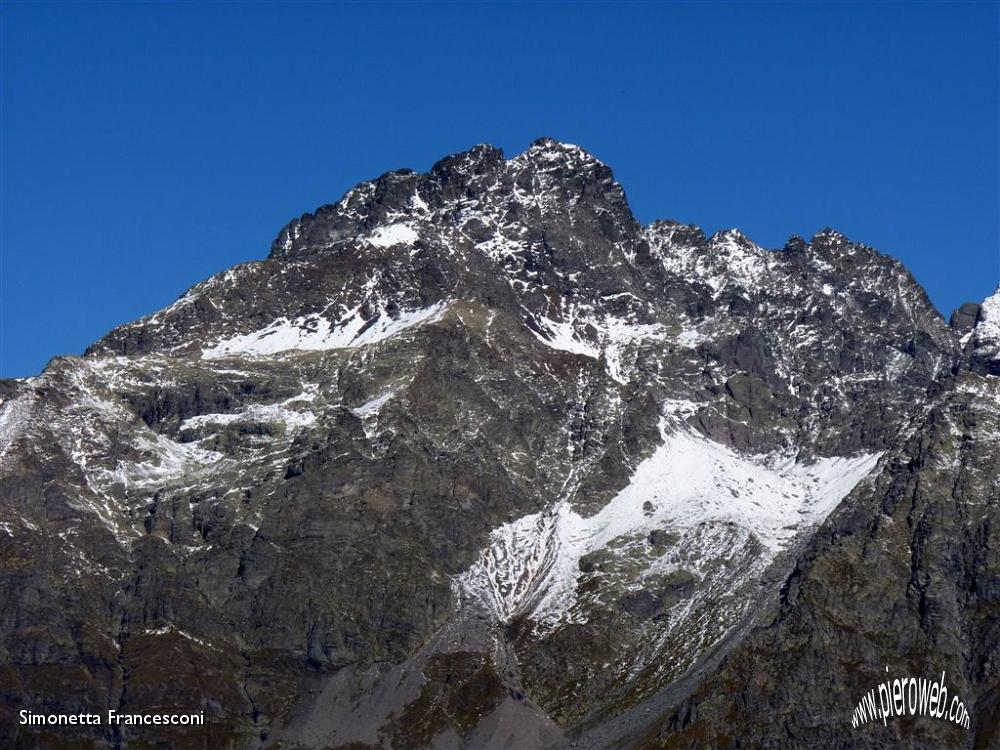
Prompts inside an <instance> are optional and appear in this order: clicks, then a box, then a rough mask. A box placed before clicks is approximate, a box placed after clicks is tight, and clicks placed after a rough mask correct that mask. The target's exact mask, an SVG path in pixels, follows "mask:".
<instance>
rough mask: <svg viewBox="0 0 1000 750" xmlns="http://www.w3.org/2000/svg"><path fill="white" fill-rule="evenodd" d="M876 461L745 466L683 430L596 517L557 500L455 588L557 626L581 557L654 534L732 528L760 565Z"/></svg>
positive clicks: (500, 610) (510, 528)
mask: <svg viewBox="0 0 1000 750" xmlns="http://www.w3.org/2000/svg"><path fill="white" fill-rule="evenodd" d="M880 456H881V454H860V455H857V456H851V457H836V458H822V459H819V460H818V461H816V462H815V463H813V464H809V465H804V464H799V463H796V462H795V460H794V459H792V458H785V459H780V460H775V459H773V458H770V459H768V458H767V457H762V456H744V455H741V454H739V453H736V452H735V451H733V450H731V449H729V448H727V447H725V446H723V445H720V444H719V443H715V442H713V441H711V440H708V439H706V438H704V437H702V436H700V435H697V434H695V433H693V432H691V431H688V430H686V429H682V430H679V431H677V432H674V433H673V434H670V435H667V436H665V438H664V442H663V444H662V445H660V447H658V448H657V449H656V451H655V452H654V453H653V455H652V456H650V457H649V458H647V459H646V460H645V461H643V462H642V463H641V464H640V465H639V467H638V468H637V469H636V472H635V474H634V475H633V477H632V481H631V482H630V483H629V485H628V486H627V487H625V489H623V490H622V491H621V492H619V493H618V495H616V496H615V497H614V498H613V499H612V500H611V501H610V502H609V503H608V504H607V505H606V506H605V507H604V508H603V509H601V510H600V511H599V512H598V513H596V514H595V515H593V516H590V517H589V518H584V517H583V516H581V515H580V514H579V513H577V512H576V511H575V510H574V509H573V507H572V505H571V504H570V503H569V502H568V501H566V500H561V501H559V502H558V503H556V505H555V506H554V507H553V508H552V509H550V510H548V511H544V512H542V513H536V514H532V515H529V516H525V517H523V518H520V519H517V520H515V521H512V522H510V523H507V524H504V525H503V526H501V527H499V528H498V529H496V530H494V531H493V532H492V534H491V537H490V545H489V546H488V547H487V548H486V549H485V550H484V551H483V552H482V553H481V555H480V557H479V560H478V561H477V562H476V563H475V564H474V565H473V566H472V567H471V568H470V569H469V570H468V571H467V572H466V573H464V574H463V575H462V576H461V577H460V578H459V580H458V587H459V590H460V592H463V593H465V594H467V595H470V596H473V597H477V598H479V599H481V600H483V601H485V603H486V604H487V605H488V606H489V607H490V608H491V609H492V610H493V611H494V612H495V614H496V616H497V617H498V618H499V619H500V620H501V621H508V620H509V619H510V618H511V617H513V616H514V615H516V614H521V613H530V614H531V616H532V618H533V619H535V620H536V621H539V622H542V623H546V624H553V623H555V622H558V621H559V620H560V619H561V618H562V617H563V616H564V615H565V614H566V612H567V611H568V610H569V609H570V607H571V606H572V605H573V603H574V601H575V598H576V581H577V577H578V575H579V574H580V567H579V564H580V559H581V558H582V557H583V556H584V555H587V554H589V553H591V552H594V551H596V550H600V549H603V548H605V547H607V546H608V545H609V544H610V543H612V542H613V541H615V540H622V539H630V538H635V539H636V540H640V541H641V540H644V539H645V538H646V537H647V536H648V534H649V533H650V532H651V531H653V530H656V529H672V530H676V531H678V532H680V533H684V532H686V531H689V530H691V529H693V528H695V527H698V526H699V525H701V524H705V523H706V522H721V523H727V522H729V523H732V524H735V525H736V526H737V527H739V528H740V529H743V530H745V531H747V532H749V533H750V534H752V535H753V536H754V537H755V538H756V539H757V541H758V542H759V543H760V545H761V548H762V553H761V554H762V557H763V558H764V561H765V562H766V561H769V560H771V559H773V558H774V557H775V556H776V555H777V554H778V553H779V552H780V551H781V550H782V549H784V548H786V547H787V546H788V545H789V543H790V542H791V541H792V540H793V539H794V538H795V537H796V536H797V535H798V534H800V533H801V532H802V531H803V530H804V529H806V528H808V527H810V526H812V525H814V524H818V523H820V522H822V521H823V520H824V519H825V518H826V517H827V515H829V513H830V512H831V511H832V510H833V509H834V508H835V507H836V506H837V505H838V504H839V503H840V501H841V500H843V498H844V497H846V496H847V494H848V493H850V491H851V490H852V489H854V487H855V486H856V485H857V484H858V483H859V482H860V481H861V480H862V479H864V478H865V477H866V476H867V475H868V474H869V473H870V472H871V470H872V469H873V468H874V467H875V465H876V463H877V462H878V459H879V457H880ZM707 552H711V551H707ZM646 572H647V573H649V572H654V571H652V570H650V571H646Z"/></svg>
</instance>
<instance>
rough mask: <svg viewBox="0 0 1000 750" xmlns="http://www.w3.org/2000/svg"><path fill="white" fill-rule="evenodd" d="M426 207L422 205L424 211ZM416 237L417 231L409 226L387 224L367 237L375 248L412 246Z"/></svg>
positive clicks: (404, 224)
mask: <svg viewBox="0 0 1000 750" xmlns="http://www.w3.org/2000/svg"><path fill="white" fill-rule="evenodd" d="M426 205H427V204H424V206H425V209H426ZM418 237H419V235H418V234H417V230H416V229H414V228H413V225H411V224H406V223H400V224H389V225H387V226H383V227H378V228H377V229H376V230H375V231H374V232H372V234H371V235H370V236H369V237H368V242H370V243H371V244H373V245H375V246H376V247H392V246H393V245H412V244H413V243H414V242H416V241H417V238H418Z"/></svg>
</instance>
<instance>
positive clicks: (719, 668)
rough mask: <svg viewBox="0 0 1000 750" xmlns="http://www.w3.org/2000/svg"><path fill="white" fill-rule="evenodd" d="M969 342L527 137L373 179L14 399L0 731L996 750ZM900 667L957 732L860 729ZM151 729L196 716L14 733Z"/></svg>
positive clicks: (983, 410) (822, 240)
mask: <svg viewBox="0 0 1000 750" xmlns="http://www.w3.org/2000/svg"><path fill="white" fill-rule="evenodd" d="M995 313H997V304H996V297H992V298H990V299H989V300H987V301H986V302H984V303H983V305H982V306H980V307H976V308H973V307H971V306H965V307H963V308H961V309H960V310H959V311H957V312H956V314H955V315H954V316H953V318H952V322H951V326H949V325H947V324H946V323H945V321H944V320H943V319H942V318H941V316H940V315H939V314H938V313H937V312H936V311H935V310H934V308H933V306H932V305H931V304H930V302H929V301H928V299H927V296H926V294H925V293H924V291H923V290H922V289H921V287H920V286H919V284H917V283H916V281H915V280H914V279H913V278H912V277H911V276H910V274H909V273H908V272H907V271H906V269H905V268H903V267H902V266H901V265H900V264H899V263H898V262H897V261H895V260H893V259H891V258H889V257H887V256H885V255H882V254H880V253H878V252H877V251H875V250H874V249H872V248H869V247H867V246H864V245H861V244H858V243H855V242H852V241H850V240H848V239H847V238H846V237H844V236H843V235H842V234H840V233H838V232H836V231H834V230H831V229H825V230H823V231H821V232H819V233H818V234H817V235H816V236H814V237H813V238H812V239H811V240H810V241H808V242H807V241H805V240H804V239H802V238H798V237H793V238H792V239H791V240H789V242H788V243H787V245H786V246H785V248H783V249H782V250H778V251H771V250H765V249H763V248H760V247H759V246H757V245H756V244H755V243H754V242H752V241H751V240H750V239H748V238H747V237H745V236H744V235H743V234H742V233H740V232H739V231H737V230H728V231H722V232H717V233H716V234H714V235H712V236H711V237H706V236H705V234H704V232H703V231H702V230H701V229H699V228H697V227H694V226H690V225H685V224H680V223H677V222H674V221H659V222H654V223H652V224H650V225H648V226H643V225H641V224H640V223H639V222H637V221H636V219H635V218H634V217H633V215H632V213H631V211H630V210H629V207H628V204H627V201H626V198H625V194H624V191H623V190H622V187H621V186H620V185H619V184H618V183H617V182H616V181H615V180H614V177H613V175H612V173H611V171H610V169H608V167H607V166H606V165H604V164H603V163H601V162H600V161H599V160H598V159H596V158H595V157H593V156H592V155H590V154H588V153H587V152H585V151H584V150H582V149H580V148H578V147H575V146H571V145H567V144H563V143H559V142H557V141H553V140H551V139H541V140H539V141H537V142H536V143H534V144H533V145H532V146H531V147H530V148H529V149H527V150H526V151H525V152H524V153H522V154H519V155H517V156H515V157H514V158H512V159H506V158H505V157H504V155H503V154H502V152H500V151H499V150H498V149H496V148H493V147H490V146H477V147H475V148H473V149H471V150H470V151H468V152H466V153H463V154H458V155H455V156H451V157H447V158H445V159H443V160H442V161H440V162H438V163H437V164H436V165H435V166H434V167H433V168H432V169H431V170H430V171H429V172H428V173H426V174H418V173H415V172H412V171H407V170H403V171H398V172H391V173H388V174H386V175H383V176H382V177H380V178H378V179H377V180H374V181H372V182H366V183H362V184H361V185H359V186H357V187H356V188H354V189H353V190H351V191H349V192H348V193H347V194H346V195H345V196H344V197H343V198H342V199H341V200H340V201H339V202H338V203H336V204H333V205H328V206H323V207H321V208H319V209H317V210H316V211H315V212H313V213H311V214H305V215H303V216H302V217H301V218H299V219H296V220H293V221H292V222H290V223H289V224H288V225H287V226H286V227H285V228H283V229H282V230H281V232H280V233H279V235H278V237H277V239H276V240H275V241H274V243H273V245H272V247H271V252H270V255H269V256H268V257H267V258H266V259H265V260H262V261H253V262H249V263H245V264H242V265H239V266H236V267H234V268H232V269H230V270H228V271H226V272H224V273H221V274H219V275H217V276H214V277H212V278H210V279H208V280H206V281H205V282H202V283H201V284H198V285H197V286H195V287H193V288H192V289H191V290H189V291H188V292H187V293H186V294H184V295H183V296H182V297H181V298H180V299H179V300H178V301H177V302H175V303H174V304H172V305H170V306H168V307H167V308H165V309H163V310H161V311H159V312H157V313H155V314H154V315H151V316H149V317H146V318H143V319H141V320H138V321H136V322H134V323H130V324H127V325H124V326H122V327H120V328H117V329H115V330H114V331H112V332H110V333H109V334H108V335H107V336H105V337H104V338H103V339H101V340H100V341H98V342H96V343H95V344H94V345H93V346H91V347H90V348H89V349H88V350H87V352H86V354H85V356H83V357H61V358H57V359H55V360H53V361H52V362H51V363H50V364H49V366H48V367H47V368H46V369H45V371H44V372H43V373H42V374H40V375H39V376H37V377H35V378H29V379H25V380H19V381H4V382H3V383H0V398H2V399H3V400H2V402H0V596H2V600H3V602H4V603H5V607H4V614H3V616H2V617H0V664H2V666H0V695H2V698H0V739H2V740H3V743H4V745H5V746H11V747H17V748H35V747H63V746H65V747H83V748H86V747H90V748H125V747H136V748H139V747H148V746H155V744H156V743H157V742H161V743H167V744H168V745H169V746H171V747H175V748H201V747H233V748H261V747H283V748H293V747H303V748H334V747H336V748H348V747H349V748H352V749H353V750H356V749H358V748H387V747H391V748H425V747H435V748H439V747H455V748H470V749H472V748H492V747H505V746H506V747H519V748H562V747H567V746H571V744H572V743H575V746H577V747H594V748H598V747H600V748H611V747H747V746H748V747H813V746H831V747H854V746H859V747H881V746H887V745H886V743H888V742H889V741H890V738H891V741H893V742H897V743H898V742H902V743H903V744H904V745H907V744H908V746H912V747H932V746H934V747H937V746H941V743H945V742H953V743H956V746H960V747H966V746H967V747H973V746H977V747H986V746H989V745H990V743H993V742H996V729H995V724H994V723H991V720H990V718H989V717H990V716H995V715H996V712H995V711H991V709H993V708H995V706H996V700H997V670H996V665H997V663H998V657H997V653H998V651H997V649H998V648H1000V637H998V636H1000V633H998V632H997V622H998V621H1000V617H998V614H1000V613H998V605H997V586H998V584H997V580H998V578H997V576H998V574H1000V561H998V559H997V554H996V544H995V540H993V537H992V534H993V531H992V530H993V529H994V528H995V526H996V523H997V521H998V518H997V516H998V475H997V469H996V467H997V466H998V465H1000V461H998V458H1000V457H998V455H997V454H998V448H997V441H996V434H997V430H996V418H997V411H998V401H1000V399H998V394H997V390H996V388H997V386H996V383H995V381H996V376H997V374H998V362H1000V360H998V347H1000V336H998V335H997V331H998V330H1000V329H998V328H997V323H998V319H1000V318H998V315H997V314H995ZM922 657H926V658H924V659H923V661H922V660H921V658H922ZM897 665H898V666H900V667H901V668H902V666H904V665H905V666H906V667H911V668H912V669H914V670H918V669H923V668H924V666H925V665H926V668H927V669H928V670H932V669H937V670H938V671H940V670H941V669H947V670H948V674H949V675H950V676H952V677H953V682H952V684H954V685H955V686H956V687H957V688H958V689H959V690H960V691H961V692H962V694H963V696H966V697H967V698H968V700H969V701H970V711H971V713H972V715H973V716H974V717H975V723H974V725H973V727H972V728H971V729H970V730H962V732H955V731H954V730H953V728H949V727H947V726H945V725H937V724H929V723H925V722H917V723H914V724H912V725H910V724H903V725H900V727H895V728H893V727H890V728H885V729H879V730H877V731H876V730H875V729H874V728H870V727H869V728H862V729H858V730H850V725H849V722H850V717H851V712H852V710H853V708H854V703H856V702H857V700H858V699H859V698H860V693H862V692H863V691H864V690H866V689H868V688H869V687H871V685H870V684H869V683H871V682H873V681H876V682H877V679H876V678H877V677H879V674H880V673H879V670H880V669H881V670H883V671H884V669H885V667H886V666H893V667H895V666H897ZM939 667H940V669H939ZM152 707H156V708H157V710H164V709H170V708H176V709H177V710H186V711H190V710H204V711H205V712H206V715H207V717H208V720H207V723H206V726H205V727H202V728H199V729H197V730H191V729H185V730H180V729H176V728H156V729H152V728H143V729H118V730H115V729H112V728H109V727H107V726H103V727H87V728H79V729H76V730H74V731H73V732H72V733H69V732H68V731H67V730H66V729H65V728H48V729H44V730H41V729H37V728H33V729H25V728H19V727H17V725H16V715H17V711H18V710H19V709H21V708H29V709H31V710H36V711H41V710H43V709H44V711H46V712H73V713H76V712H80V711H103V710H106V709H108V708H115V709H121V710H123V711H136V712H138V711H144V710H150V709H151V708H152ZM848 730H850V731H848ZM892 732H895V734H891V733H892ZM74 743H75V744H74ZM824 743H825V744H824ZM879 743H882V744H879Z"/></svg>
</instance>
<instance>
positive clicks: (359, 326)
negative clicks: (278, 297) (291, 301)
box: [201, 302, 448, 359]
mask: <svg viewBox="0 0 1000 750" xmlns="http://www.w3.org/2000/svg"><path fill="white" fill-rule="evenodd" d="M447 307H448V305H447V303H445V302H439V303H437V304H434V305H431V306H430V307H424V308H421V309H417V310H409V311H402V312H400V313H399V314H398V316H397V317H395V318H394V317H392V316H391V315H390V314H389V313H388V312H386V311H385V309H384V308H383V309H380V310H379V312H378V314H377V315H376V316H375V317H374V318H371V319H369V320H365V319H364V318H363V317H362V316H361V306H360V305H359V306H357V307H355V308H354V309H353V310H350V311H348V313H347V314H346V315H345V316H344V317H343V318H341V319H340V320H338V321H337V322H331V321H330V320H328V319H327V318H323V317H320V316H318V315H309V316H301V317H298V318H295V319H289V318H279V319H278V320H276V321H274V322H273V323H271V324H270V325H269V326H267V327H266V328H262V329H260V330H258V331H254V332H252V333H245V334H241V335H237V336H233V337H232V338H228V339H225V340H223V341H220V342H218V343H216V344H214V345H212V346H210V347H208V348H206V349H204V350H202V353H201V356H202V359H218V358H220V357H230V356H248V357H261V356H268V355H272V354H278V353H280V352H286V351H291V350H298V351H322V350H327V349H343V348H356V347H360V346H366V345H368V344H374V343H377V342H379V341H384V340H385V339H388V338H391V337H393V336H395V335H397V334H399V333H401V332H403V331H405V330H407V329H408V328H413V327H415V326H418V325H422V324H424V323H430V322H433V321H435V320H439V319H440V317H441V316H442V315H443V314H444V312H445V310H446V309H447Z"/></svg>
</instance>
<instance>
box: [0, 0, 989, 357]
mask: <svg viewBox="0 0 1000 750" xmlns="http://www.w3.org/2000/svg"><path fill="white" fill-rule="evenodd" d="M0 13H2V52H0V54H2V64H3V68H2V84H3V90H2V105H3V112H2V154H0V164H2V166H0V170H2V197H0V202H2V206H0V209H2V216H0V231H2V236H0V243H2V250H0V253H2V257H0V374H2V375H4V376H22V375H28V374H33V373H36V372H38V371H39V370H40V369H41V368H42V367H43V366H44V364H45V362H46V361H47V360H48V359H49V358H50V357H52V356H53V355H56V354H67V353H80V352H81V351H82V350H83V349H84V348H85V347H86V346H87V344H88V343H90V342H91V341H93V340H95V339H97V338H98V337H100V336H101V335H102V334H103V333H105V332H106V331H107V330H109V329H110V328H112V327H113V326H115V325H117V324H119V323H123V322H126V321H128V320H131V319H134V318H136V317H139V316H141V315H143V314H146V313H149V312H152V311H154V310H156V309H157V308H159V307H161V306H163V305H165V304H167V303H169V302H171V301H172V300H173V299H175V298H176V297H177V296H178V295H179V294H180V293H182V292H183V291H184V290H185V289H186V288H187V287H189V286H190V285H192V284H194V283H196V282H198V281H200V280H201V279H203V278H205V277H207V276H209V275H211V274H212V273H215V272H217V271H220V270H222V269H224V268H227V267H228V266H230V265H232V264H234V263H237V262H240V261H244V260H249V259H253V258H261V257H264V256H265V255H266V254H267V251H268V247H269V245H270V242H271V240H272V239H273V238H274V236H275V235H276V234H277V232H278V230H279V229H280V228H281V226H282V225H283V224H284V223H285V222H286V221H287V220H288V219H289V218H291V217H292V216H297V215H299V214H301V213H302V212H304V211H307V210H312V209H313V208H315V207H316V206H318V205H320V204H323V203H327V202H333V201H336V200H337V199H338V198H339V197H340V196H341V194H342V193H343V192H344V191H345V190H346V189H347V188H349V187H350V186H351V185H353V184H355V183H357V182H360V181H361V180H363V179H368V178H371V177H374V176H376V175H378V174H380V173H382V172H384V171H387V170H389V169H396V168H400V167H411V168H414V169H418V170H425V169H426V168H428V167H429V166H430V165H431V164H432V163H433V162H434V161H435V160H437V159H438V158H439V157H441V156H443V155H445V154H447V153H452V152H455V151H460V150H464V149H466V148H467V147H469V146H471V145H473V144H475V143H480V142H489V143H494V144H496V145H498V146H501V147H502V148H503V149H504V150H505V151H506V152H507V153H508V154H509V155H512V154H515V153H517V152H519V151H521V150H523V149H524V148H525V147H527V145H528V144H529V143H530V141H532V140H534V139H535V138H536V137H538V136H541V135H549V136H552V137H555V138H559V139H561V140H565V141H569V142H573V143H578V144H580V145H582V146H584V147H585V148H587V149H588V150H590V151H591V152H593V153H594V154H595V155H597V156H598V157H599V158H601V159H602V160H604V161H605V162H607V163H608V164H609V165H610V166H611V167H612V168H613V169H614V170H615V174H616V176H617V178H618V179H619V181H620V182H621V183H622V184H623V185H624V186H625V189H626V192H627V193H628V196H629V199H630V201H631V204H632V207H633V209H634V211H635V212H636V214H637V216H638V217H639V219H640V220H642V221H650V220H652V219H654V218H675V219H678V220H682V221H687V222H695V223H697V224H700V225H701V226H703V227H704V228H705V229H706V230H707V231H709V232H711V231H714V230H716V229H719V228H725V227H732V226H738V227H740V228H742V229H743V230H744V231H745V232H746V233H747V234H748V235H749V236H750V237H752V238H753V239H754V240H756V241H757V242H758V243H760V244H762V245H764V246H766V247H780V246H781V245H782V244H783V243H784V241H785V239H786V238H787V237H788V236H789V235H790V234H793V233H797V234H802V235H805V236H807V237H808V236H811V235H812V234H813V233H814V232H815V231H816V230H818V229H820V228H822V227H824V226H827V225H831V226H834V227H836V228H838V229H840V230H841V231H843V232H844V233H845V234H847V235H848V236H849V237H851V238H852V239H856V240H859V241H863V242H866V243H868V244H870V245H874V246H876V247H878V248H879V249H881V250H883V251H885V252H888V253H890V254H892V255H894V256H896V257H898V258H900V259H901V260H903V261H904V262H905V263H906V264H907V266H909V268H910V269H911V270H912V271H913V273H914V275H915V276H916V277H917V279H918V280H919V281H921V282H922V283H923V284H924V286H925V287H926V288H927V290H928V291H929V293H930V296H931V298H932V300H933V301H934V303H935V304H936V305H937V306H938V308H939V309H940V310H942V312H944V313H945V314H946V315H947V314H948V312H950V310H951V309H952V308H953V307H955V306H957V305H958V304H960V303H961V302H963V301H965V300H980V299H982V298H983V297H985V296H986V295H988V294H989V293H990V292H991V291H992V289H993V287H994V286H995V285H996V284H997V281H998V280H1000V249H998V248H1000V244H998V243H1000V185H998V183H1000V176H998V170H1000V152H998V139H1000V136H998V132H1000V117H998V94H1000V78H998V70H1000V63H998V49H1000V18H998V5H997V4H996V3H992V2H991V3H980V4H964V5H963V4H928V3H920V4H910V5H906V4H889V3H878V4H874V5H864V4H857V3H849V4H848V3H844V4H833V5H821V4H803V5H779V4H759V5H751V4H730V5H703V4H671V5H654V4H636V5H620V4H619V5H610V4H609V5H604V4H583V5H573V4H558V5H534V4H532V5H509V4H503V5H469V4H463V5H446V4H431V5H411V4H385V5H326V4H307V5H292V4H287V3H285V4H281V5H268V4H261V3H254V4H235V3H229V4H206V5H200V4H180V5H168V4H152V3H150V4H114V5H100V4H86V3H74V4H71V5H60V4H54V3H37V4H16V3H12V2H9V1H8V2H3V4H2V7H0Z"/></svg>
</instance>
